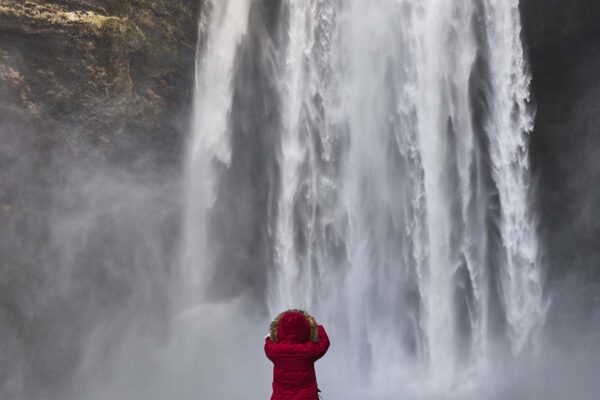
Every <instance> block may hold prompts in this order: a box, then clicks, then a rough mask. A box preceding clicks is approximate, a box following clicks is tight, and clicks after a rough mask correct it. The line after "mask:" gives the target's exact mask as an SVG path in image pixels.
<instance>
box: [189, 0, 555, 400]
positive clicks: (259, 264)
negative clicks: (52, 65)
mask: <svg viewBox="0 0 600 400" xmlns="http://www.w3.org/2000/svg"><path fill="white" fill-rule="evenodd" d="M520 36H521V27H520V16H519V10H518V0H472V1H457V0H450V1H448V0H373V1H368V2H367V1H364V0H347V1H339V0H282V1H281V2H272V1H267V0H243V1H224V0H223V1H221V0H219V1H216V0H213V1H206V2H205V12H204V14H203V16H202V18H201V21H200V40H199V44H198V54H197V72H196V86H195V94H194V96H195V97H194V104H195V105H194V119H193V133H192V136H191V138H190V145H189V153H188V157H187V187H188V189H187V206H186V213H185V235H184V236H185V237H184V241H183V249H182V265H183V266H184V267H185V268H184V270H183V279H184V280H185V282H186V288H187V289H186V293H188V294H187V297H188V298H197V299H198V298H204V299H207V298H210V299H212V300H215V299H222V298H227V297H234V296H236V295H238V294H239V293H245V294H249V296H250V297H249V298H251V299H253V300H252V301H253V302H254V303H253V305H252V307H254V308H255V309H256V310H266V311H267V313H268V314H269V315H270V316H274V315H276V314H277V313H278V312H280V311H281V310H283V309H286V308H298V307H300V308H307V309H309V310H310V311H311V312H312V313H313V314H314V315H316V316H317V318H318V319H320V320H321V321H322V322H323V323H324V324H325V325H326V327H327V328H328V329H329V331H330V333H331V335H332V337H333V338H334V340H335V343H334V347H335V348H338V349H339V350H337V351H335V354H332V356H331V357H332V359H333V360H334V361H331V364H332V365H333V364H336V365H337V367H333V368H332V369H336V368H339V370H344V371H346V370H347V371H350V372H349V373H352V374H354V376H355V377H366V379H367V380H368V381H369V382H370V383H371V384H372V386H373V387H376V388H378V389H377V390H380V391H385V388H386V387H392V386H394V385H395V384H396V383H397V382H401V383H402V382H404V383H406V384H408V385H409V384H410V382H413V381H414V380H415V379H414V378H419V379H418V382H420V383H419V385H421V383H422V382H427V385H425V386H426V387H427V388H429V390H432V391H438V390H440V391H441V390H445V389H447V388H449V387H453V386H456V385H457V382H463V383H464V382H467V383H468V382H471V381H477V377H479V378H481V376H483V375H484V374H485V372H486V371H487V370H488V369H489V368H491V367H492V366H491V364H494V363H496V361H497V360H498V358H499V357H500V356H502V358H505V359H507V361H509V362H510V359H513V358H514V357H517V356H518V355H519V354H521V353H522V352H523V351H525V349H526V348H527V347H528V344H530V343H531V342H532V340H533V338H534V335H535V334H536V332H537V331H538V328H539V327H540V325H541V324H542V323H543V321H544V315H545V308H546V307H545V301H544V298H543V294H542V287H543V271H544V270H543V266H542V263H541V256H540V253H541V251H540V245H539V243H538V239H537V236H536V219H535V215H534V214H533V213H532V210H531V207H530V198H531V193H530V171H529V156H528V135H529V133H530V132H531V131H532V128H533V118H532V117H533V116H532V110H531V108H530V106H529V80H530V78H529V75H528V73H527V65H526V59H525V57H524V52H523V47H522V45H521V38H520ZM207 293H208V294H207ZM507 354H508V355H507ZM336 373H339V372H335V371H329V372H328V374H330V376H334V375H335V374H336Z"/></svg>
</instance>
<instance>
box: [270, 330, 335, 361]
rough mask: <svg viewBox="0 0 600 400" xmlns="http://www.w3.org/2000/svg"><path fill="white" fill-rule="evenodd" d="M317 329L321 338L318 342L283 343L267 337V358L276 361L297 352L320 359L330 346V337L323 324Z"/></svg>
mask: <svg viewBox="0 0 600 400" xmlns="http://www.w3.org/2000/svg"><path fill="white" fill-rule="evenodd" d="M317 329H318V332H319V340H318V341H317V343H313V342H306V343H281V342H273V341H271V338H270V337H266V338H265V354H266V356H267V358H268V359H269V360H271V361H273V362H276V361H277V360H278V359H279V358H280V357H282V356H284V357H289V356H290V355H291V354H295V355H296V356H299V357H306V358H309V359H310V360H312V361H316V360H318V359H319V358H321V357H323V355H324V354H325V353H326V352H327V349H328V348H329V337H328V336H327V333H326V332H325V329H324V328H323V327H322V326H321V325H319V326H318V327H317Z"/></svg>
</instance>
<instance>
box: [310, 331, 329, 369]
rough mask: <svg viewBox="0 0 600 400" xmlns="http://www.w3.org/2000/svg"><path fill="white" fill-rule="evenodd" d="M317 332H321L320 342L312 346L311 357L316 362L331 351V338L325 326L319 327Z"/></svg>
mask: <svg viewBox="0 0 600 400" xmlns="http://www.w3.org/2000/svg"><path fill="white" fill-rule="evenodd" d="M317 331H318V332H319V340H318V341H317V343H314V344H312V346H311V355H312V358H313V359H314V360H315V361H316V360H318V359H319V358H321V357H323V356H324V355H325V353H327V349H329V337H328V336H327V332H325V328H323V325H318V326H317Z"/></svg>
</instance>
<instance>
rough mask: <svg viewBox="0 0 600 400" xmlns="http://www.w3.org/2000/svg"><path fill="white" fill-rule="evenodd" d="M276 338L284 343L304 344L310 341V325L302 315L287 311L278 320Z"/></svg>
mask: <svg viewBox="0 0 600 400" xmlns="http://www.w3.org/2000/svg"><path fill="white" fill-rule="evenodd" d="M277 337H278V338H279V340H281V341H284V342H297V343H305V342H308V341H309V339H310V325H309V324H308V321H307V320H306V317H305V316H304V314H302V313H300V312H296V311H288V312H286V313H285V314H283V316H282V317H281V319H280V320H279V327H278V329H277Z"/></svg>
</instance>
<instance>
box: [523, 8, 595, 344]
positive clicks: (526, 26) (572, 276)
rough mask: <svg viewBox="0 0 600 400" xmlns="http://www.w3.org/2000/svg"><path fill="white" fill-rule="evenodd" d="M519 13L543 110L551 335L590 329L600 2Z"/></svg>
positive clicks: (536, 140) (535, 141) (541, 205)
mask: <svg viewBox="0 0 600 400" xmlns="http://www.w3.org/2000/svg"><path fill="white" fill-rule="evenodd" d="M521 14H522V18H523V31H524V40H525V44H526V46H527V47H528V48H529V53H530V54H529V61H530V66H531V71H532V78H533V79H532V91H533V95H534V98H535V104H536V109H537V113H536V119H535V130H534V133H533V136H532V140H531V155H532V159H533V167H534V172H535V175H536V177H537V183H538V186H537V188H536V190H537V201H536V202H537V205H538V207H537V208H538V212H539V214H538V215H539V217H540V222H541V226H540V228H541V234H542V241H543V245H544V250H545V253H546V263H547V265H548V267H549V273H548V281H549V284H550V287H551V288H552V289H551V290H552V291H553V293H554V294H553V298H554V301H553V307H552V311H551V314H550V317H549V322H550V324H553V328H552V329H550V331H551V332H554V333H555V336H560V335H559V334H560V332H561V327H563V328H562V329H563V330H564V327H577V328H575V329H574V330H573V331H579V332H586V331H589V327H590V326H593V324H592V323H591V322H590V321H591V320H592V319H593V318H597V320H598V321H600V311H598V310H600V297H599V296H598V293H600V246H598V238H600V219H599V218H598V210H599V209H600V2H598V1H596V0H577V1H574V0H521ZM594 315H595V317H594ZM586 326H587V327H588V328H587V329H586V328H585V327H586ZM579 327H581V328H582V329H579ZM569 335H570V334H568V333H565V335H563V336H564V337H568V336H569ZM569 340H571V339H569Z"/></svg>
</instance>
